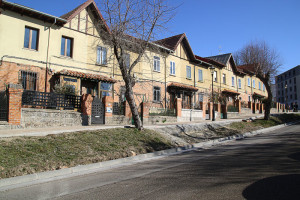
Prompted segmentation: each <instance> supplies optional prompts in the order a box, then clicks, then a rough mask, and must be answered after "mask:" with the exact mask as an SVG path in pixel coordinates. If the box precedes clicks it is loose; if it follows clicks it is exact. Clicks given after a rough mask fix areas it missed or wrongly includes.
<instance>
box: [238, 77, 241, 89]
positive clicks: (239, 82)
mask: <svg viewBox="0 0 300 200" xmlns="http://www.w3.org/2000/svg"><path fill="white" fill-rule="evenodd" d="M238 84H239V88H242V81H241V79H238Z"/></svg>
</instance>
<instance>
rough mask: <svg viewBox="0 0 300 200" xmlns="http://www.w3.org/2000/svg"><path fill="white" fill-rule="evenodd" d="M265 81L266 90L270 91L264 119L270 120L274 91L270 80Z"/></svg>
mask: <svg viewBox="0 0 300 200" xmlns="http://www.w3.org/2000/svg"><path fill="white" fill-rule="evenodd" d="M263 83H264V84H265V86H266V90H267V92H268V98H267V100H266V102H265V116H264V119H265V120H269V119H270V114H271V105H272V91H271V86H270V85H269V82H268V81H263Z"/></svg>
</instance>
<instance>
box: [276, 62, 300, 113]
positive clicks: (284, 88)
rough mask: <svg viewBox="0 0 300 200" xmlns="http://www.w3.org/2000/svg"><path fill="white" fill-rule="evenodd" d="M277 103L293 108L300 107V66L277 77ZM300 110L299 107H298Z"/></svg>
mask: <svg viewBox="0 0 300 200" xmlns="http://www.w3.org/2000/svg"><path fill="white" fill-rule="evenodd" d="M275 80H276V90H277V94H276V97H277V101H278V102H280V103H283V104H285V105H286V106H288V107H290V108H293V107H294V106H295V107H298V105H300V95H299V94H300V86H297V84H299V83H300V65H298V66H296V67H294V68H292V69H290V70H288V71H286V72H284V73H282V74H279V75H278V76H276V79H275ZM298 109H299V107H298Z"/></svg>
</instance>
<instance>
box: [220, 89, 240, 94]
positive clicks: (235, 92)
mask: <svg viewBox="0 0 300 200" xmlns="http://www.w3.org/2000/svg"><path fill="white" fill-rule="evenodd" d="M222 92H223V93H227V94H231V95H240V94H241V93H239V92H237V91H234V90H227V89H224V90H223V91H222Z"/></svg>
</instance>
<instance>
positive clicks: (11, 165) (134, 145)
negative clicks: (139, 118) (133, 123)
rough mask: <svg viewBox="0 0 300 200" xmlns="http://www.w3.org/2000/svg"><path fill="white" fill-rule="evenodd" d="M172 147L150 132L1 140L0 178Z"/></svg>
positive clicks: (92, 133) (128, 131)
mask: <svg viewBox="0 0 300 200" xmlns="http://www.w3.org/2000/svg"><path fill="white" fill-rule="evenodd" d="M168 148H172V145H171V143H170V142H169V141H166V140H165V139H164V138H162V137H161V136H160V135H159V134H158V133H156V132H154V131H150V130H144V131H142V132H139V131H138V130H136V129H108V130H99V131H87V132H76V133H69V134H60V135H49V136H46V137H18V138H13V139H11V138H10V139H1V140H0V177H1V178H8V177H14V176H20V175H25V174H32V173H36V172H42V171H49V170H57V169H61V168H68V167H73V166H77V165H84V164H90V163H96V162H101V161H107V160H113V159H118V158H124V157H129V156H133V155H136V154H143V153H148V152H153V151H159V150H163V149H168Z"/></svg>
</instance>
